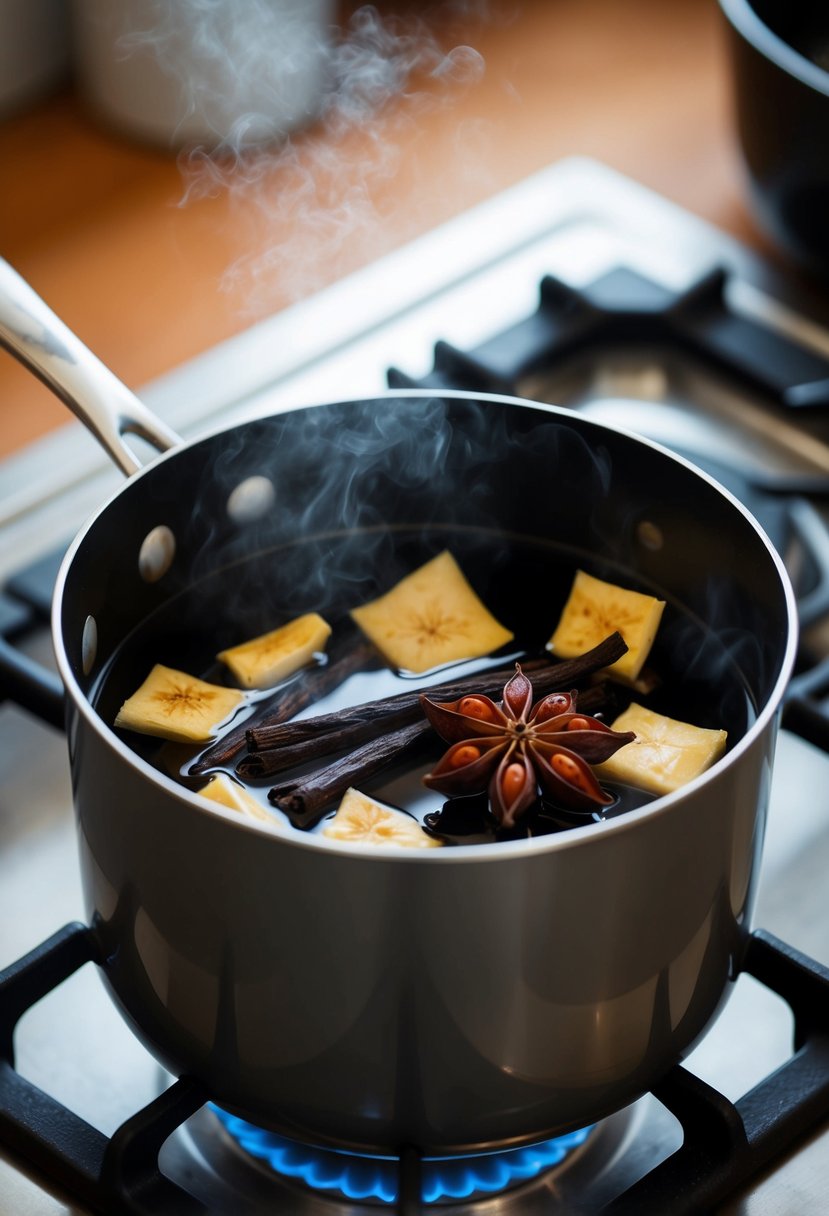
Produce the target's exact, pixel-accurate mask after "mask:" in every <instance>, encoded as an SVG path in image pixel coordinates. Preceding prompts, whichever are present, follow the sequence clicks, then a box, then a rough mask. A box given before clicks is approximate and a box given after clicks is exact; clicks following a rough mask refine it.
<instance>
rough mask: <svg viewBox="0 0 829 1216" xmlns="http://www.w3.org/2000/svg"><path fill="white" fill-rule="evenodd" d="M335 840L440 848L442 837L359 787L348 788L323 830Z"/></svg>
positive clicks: (402, 846) (409, 847) (405, 846)
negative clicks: (432, 835)
mask: <svg viewBox="0 0 829 1216" xmlns="http://www.w3.org/2000/svg"><path fill="white" fill-rule="evenodd" d="M322 834H323V836H328V837H330V838H331V839H332V840H350V841H354V842H356V843H358V844H393V845H397V846H398V847H399V848H401V849H437V848H440V847H441V842H440V841H439V840H435V839H433V837H431V836H427V834H426V833H425V832H424V831H423V828H422V827H421V826H420V824H419V823H418V822H417V820H416V819H412V818H411V817H410V816H409V815H404V814H403V812H402V811H396V810H394V809H393V808H392V807H390V806H383V804H382V803H381V802H375V801H374V799H373V798H369V796H368V794H363V793H361V792H360V790H355V789H348V790H346V792H345V793H344V794H343V798H342V802H341V803H340V805H339V807H338V808H337V811H336V814H335V815H334V816H333V818H331V819H329V820H328V822H327V823H326V825H325V827H324V828H323V829H322Z"/></svg>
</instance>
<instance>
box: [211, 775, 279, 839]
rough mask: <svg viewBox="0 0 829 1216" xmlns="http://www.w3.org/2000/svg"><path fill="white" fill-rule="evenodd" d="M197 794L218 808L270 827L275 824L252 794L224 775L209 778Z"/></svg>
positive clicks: (274, 820)
mask: <svg viewBox="0 0 829 1216" xmlns="http://www.w3.org/2000/svg"><path fill="white" fill-rule="evenodd" d="M199 794H200V795H201V797H202V798H208V799H209V800H210V801H211V802H218V803H219V805H220V806H226V807H229V808H230V810H231V811H238V812H239V813H240V814H241V815H247V816H249V817H251V818H253V819H260V820H261V821H262V822H263V823H269V824H270V825H271V827H274V826H275V825H276V823H277V819H276V816H275V815H271V814H270V813H269V812H268V811H266V810H265V808H264V807H263V806H260V805H259V803H258V802H257V801H256V799H255V798H254V797H253V795H252V794H249V793H248V792H247V790H246V789H243V788H242V786H241V785H238V784H237V782H235V781H233V780H231V778H230V777H228V776H227V774H226V773H216V775H215V777H211V778H210V780H209V781H208V783H207V785H206V786H204V788H203V789H200V790H199Z"/></svg>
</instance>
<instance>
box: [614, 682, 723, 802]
mask: <svg viewBox="0 0 829 1216" xmlns="http://www.w3.org/2000/svg"><path fill="white" fill-rule="evenodd" d="M613 729H614V730H632V731H634V732H635V734H636V738H635V739H634V740H633V742H632V743H626V744H625V746H624V747H620V748H619V750H618V752H616V753H615V755H613V756H611V758H610V759H609V760H605V762H604V764H597V765H596V767H595V772H596V775H597V777H598V778H599V780H600V781H601V780H602V778H606V779H607V780H609V781H622V782H624V783H625V784H626V785H634V786H636V787H637V788H638V789H642V790H649V791H650V792H651V793H653V794H670V793H671V791H672V790H677V789H679V787H680V786H681V785H686V784H687V783H688V782H689V781H693V779H694V778H695V777H698V776H699V775H700V773H704V772H705V770H706V769H707V768H710V767H711V765H712V764H713V763H714V761H715V760H719V758H720V756H721V755H722V754H723V752H724V751H725V742H726V739H727V738H728V734H727V732H726V731H724V730H708V729H706V728H705V727H702V726H691V725H690V723H688V722H678V721H677V720H676V719H675V718H666V717H664V715H663V714H657V713H654V712H653V710H652V709H645V707H644V706H642V705H637V704H635V703H633V704H632V705H629V706H628V708H627V709H626V710H625V711H624V713H622V714H620V715H619V717H618V718H617V719H616V721H615V722H614V723H613Z"/></svg>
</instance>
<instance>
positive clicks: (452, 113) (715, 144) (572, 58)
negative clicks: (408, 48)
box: [0, 0, 768, 456]
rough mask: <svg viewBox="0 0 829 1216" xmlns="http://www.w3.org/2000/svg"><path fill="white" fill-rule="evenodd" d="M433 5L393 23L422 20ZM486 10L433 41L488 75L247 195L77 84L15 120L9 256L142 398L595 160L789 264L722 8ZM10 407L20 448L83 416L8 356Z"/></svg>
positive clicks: (1, 432)
mask: <svg viewBox="0 0 829 1216" xmlns="http://www.w3.org/2000/svg"><path fill="white" fill-rule="evenodd" d="M418 7H419V6H417V5H405V4H400V3H397V4H392V3H385V4H382V5H381V6H380V12H381V13H382V14H383V16H384V19H386V20H390V19H391V18H392V16H393V15H394V14H397V15H398V16H399V17H400V18H401V19H402V20H404V21H407V22H411V21H413V20H415V14H416V13H417V11H418ZM473 7H474V6H472V5H464V6H461V5H457V4H456V5H454V6H447V5H445V4H444V5H439V6H437V8H438V12H439V13H440V14H442V16H440V19H436V20H435V22H434V25H433V28H432V34H433V37H434V38H435V39H436V40H437V41H438V42H439V44H440V46H441V47H443V48H447V49H448V48H451V47H452V46H455V45H459V44H462V43H466V44H468V45H470V46H471V47H473V48H474V49H475V50H476V51H477V52H478V53H479V54H480V56H482V59H483V63H484V65H485V67H484V71H483V74H482V75H480V77H478V78H475V79H471V80H470V79H467V80H466V81H461V82H458V81H457V80H452V79H451V78H450V80H449V82H448V83H447V80H446V77H445V76H442V77H440V78H439V81H438V83H435V81H434V80H430V81H424V80H422V79H417V80H416V81H415V82H414V88H410V89H409V90H408V91H407V95H406V96H405V97H404V98H403V99H399V98H398V99H396V100H392V101H390V102H389V103H388V104H386V105H385V106H384V107H383V108H382V109H381V111H380V112H379V113H378V114H377V116H376V118H375V119H374V120H373V122H372V123H371V124H368V125H365V124H362V123H361V124H359V125H354V126H352V127H351V128H349V129H346V130H345V132H344V133H343V132H340V133H339V134H338V136H337V137H336V138H334V137H332V136H331V134H330V133H329V132H328V131H326V129H325V128H324V127H320V126H317V127H314V128H311V129H308V130H306V131H305V132H303V133H301V134H299V135H297V136H296V137H295V138H294V140H293V144H292V149H291V155H290V156H288V155H287V154H286V151H285V149H282V150H281V151H280V149H274V150H273V161H272V163H269V164H268V166H267V167H266V168H264V169H263V166H262V163H261V162H257V163H255V164H253V165H251V164H249V165H248V166H247V167H246V168H247V170H248V172H249V177H250V178H251V179H252V181H251V183H250V184H249V185H248V187H246V188H243V187H242V186H241V185H240V179H239V177H238V174H236V175H232V176H231V177H225V178H223V179H222V180H221V181H220V182H219V183H218V184H216V183H212V179H211V189H210V190H209V191H208V193H207V194H205V187H206V184H207V179H205V177H204V176H203V175H202V176H200V177H199V176H197V177H196V178H195V179H194V177H193V175H192V171H191V170H190V169H188V167H187V165H186V164H185V162H184V161H183V160H182V159H180V158H177V157H176V156H175V155H174V154H172V153H169V152H165V151H159V150H155V149H150V148H146V147H142V146H140V145H138V144H137V143H135V142H134V141H132V140H131V139H130V138H129V137H127V136H126V135H123V134H121V133H119V132H115V131H107V130H105V129H103V128H102V127H101V126H100V125H99V124H97V123H96V121H95V120H94V119H93V118H92V117H91V116H90V115H89V114H87V113H86V112H85V110H84V108H83V105H82V104H81V102H80V100H79V99H78V97H77V96H76V95H75V93H74V92H73V91H72V89H71V88H67V89H66V90H65V91H63V92H61V93H60V94H59V95H57V96H54V97H52V98H51V99H49V100H46V101H43V102H41V103H39V104H38V105H37V106H36V107H35V108H32V109H29V110H27V111H26V112H23V113H20V114H18V115H16V116H13V117H10V118H7V119H6V120H5V122H3V123H0V157H1V158H2V162H3V164H4V165H5V172H4V188H3V190H2V192H0V234H1V235H0V239H1V241H2V244H0V251H2V254H3V256H5V257H6V258H7V259H8V260H9V261H10V262H11V263H12V264H13V265H14V266H15V267H16V268H17V269H18V270H19V271H20V272H21V273H22V274H23V275H24V277H26V278H27V279H28V280H29V281H30V282H31V283H32V284H33V286H34V287H35V288H36V290H37V291H38V292H39V293H40V294H42V295H43V296H44V297H45V298H46V299H47V301H48V302H49V303H50V304H51V305H52V307H53V308H54V309H55V310H56V311H57V312H58V313H59V315H61V316H62V317H63V319H64V320H65V321H66V322H67V323H68V324H69V325H70V327H72V328H73V329H75V330H76V332H77V333H78V334H79V335H80V336H81V337H82V339H83V340H84V341H85V342H86V343H87V344H88V345H89V346H90V347H91V348H92V349H93V350H94V351H95V352H96V353H97V354H98V355H99V356H100V357H101V358H102V359H103V360H104V362H106V363H107V364H108V365H109V366H110V367H111V368H112V369H113V370H114V371H115V372H116V373H117V374H118V375H119V376H120V377H121V378H122V379H123V380H124V381H125V382H126V383H127V384H129V385H130V386H131V387H133V388H139V387H140V386H141V385H143V384H145V383H146V382H148V381H150V380H152V379H153V378H154V377H156V376H158V375H160V374H161V373H163V372H165V371H167V370H168V369H170V368H173V367H175V366H177V365H179V364H181V363H182V362H184V361H186V360H188V359H189V358H191V357H193V356H195V355H196V354H198V353H200V352H202V351H204V350H206V349H208V348H210V347H212V346H214V345H215V344H216V343H218V342H220V341H221V340H223V339H224V338H227V337H229V336H231V335H233V334H235V333H238V332H239V331H241V330H243V329H245V328H247V327H248V326H250V325H251V324H253V323H254V322H255V321H257V320H258V319H261V318H262V317H264V316H267V315H269V314H271V313H273V312H275V311H278V310H279V309H281V308H283V307H285V306H286V305H287V304H289V303H291V302H293V301H295V300H297V299H301V298H303V297H306V296H308V295H310V294H312V293H313V292H314V291H316V290H318V289H319V288H321V287H322V286H325V285H327V284H328V283H330V282H332V281H334V280H336V279H338V278H340V277H341V276H343V275H344V274H346V273H348V272H349V271H351V270H353V269H356V268H357V267H360V266H362V265H365V264H366V263H368V262H371V261H373V260H375V259H376V258H378V257H379V256H381V255H383V254H385V253H388V252H389V251H390V250H392V249H395V248H397V247H399V246H400V245H402V244H404V243H405V242H407V241H409V240H411V239H412V238H414V237H415V236H417V235H419V234H420V233H422V232H425V231H427V230H429V229H431V228H433V227H434V226H435V225H437V224H439V223H441V222H442V221H444V220H446V219H448V218H450V217H452V216H454V215H457V214H459V213H460V212H462V211H464V210H465V209H467V208H469V207H471V206H473V205H474V204H475V203H477V202H479V201H481V200H482V199H485V198H487V197H489V196H491V195H493V194H495V193H497V192H498V191H499V190H502V189H503V188H505V187H507V186H509V185H511V184H513V183H515V182H517V181H519V180H521V179H522V178H524V177H526V176H527V175H529V174H531V173H533V172H534V171H536V170H537V169H539V168H541V167H543V166H545V165H548V164H550V163H552V162H554V161H557V160H559V159H560V158H562V157H566V156H570V155H573V154H576V155H586V156H590V157H594V158H596V159H598V160H601V161H604V162H605V163H607V164H608V165H610V166H612V167H614V168H616V169H618V170H620V171H621V172H623V173H625V174H627V175H629V176H631V177H633V178H634V179H636V180H638V181H640V182H642V183H644V184H645V185H647V186H649V187H651V188H653V189H655V190H657V191H658V192H660V193H661V194H664V195H665V196H666V197H668V198H670V199H672V200H674V201H676V202H678V203H680V204H681V205H683V206H684V207H686V208H687V209H688V210H690V211H692V212H694V213H696V214H698V215H700V216H702V217H704V218H706V219H708V220H710V221H712V222H713V223H714V224H716V225H718V226H719V227H721V228H723V229H725V230H726V231H728V232H730V233H731V234H733V235H736V236H737V237H739V238H740V239H742V240H743V241H746V242H748V243H749V244H752V245H754V246H755V247H756V248H760V249H763V250H764V252H766V253H768V250H767V249H765V248H764V245H763V241H762V238H761V237H760V236H759V234H758V233H757V231H756V229H755V228H754V226H753V223H752V221H751V219H750V217H749V215H748V213H747V210H746V206H745V203H744V198H743V193H742V180H741V172H740V165H739V159H738V154H737V150H736V146H735V143H734V137H733V132H732V124H731V115H730V98H729V88H728V73H727V64H726V59H725V47H724V38H723V29H722V19H721V16H720V14H719V11H718V9H717V6H716V4H714V3H713V2H709V0H673V2H672V3H671V4H664V3H662V0H624V2H620V0H558V2H557V3H556V4H555V5H552V4H549V3H548V0H489V2H488V3H487V4H486V5H485V6H484V5H483V4H481V5H480V6H478V10H482V9H483V8H484V7H485V8H486V15H485V16H481V15H480V11H479V15H478V16H473V17H471V18H470V17H468V16H467V17H466V20H465V22H464V23H462V22H461V20H460V18H459V17H458V15H457V14H458V13H460V12H461V11H462V10H463V9H464V8H467V9H472V8H473ZM448 9H451V10H452V11H453V12H454V13H455V16H449V15H447V10H448ZM332 158H334V159H333V161H332ZM297 166H299V168H300V169H310V171H311V175H312V176H313V178H314V180H315V185H316V187H317V189H318V195H317V197H316V198H312V199H310V201H309V199H308V198H307V196H305V195H300V192H299V190H298V186H297V182H298V179H297V176H296V174H297V171H298V170H297ZM194 185H195V187H196V190H195V193H196V194H201V197H194V196H193V193H194V192H193V187H194ZM188 187H189V188H188ZM188 194H189V195H190V197H189V198H188V197H187V196H188ZM300 198H301V201H300ZM0 411H1V412H2V413H1V415H0V416H2V428H0V456H3V455H8V454H9V453H11V452H14V451H16V450H18V449H20V448H21V447H22V446H23V445H25V444H27V443H29V442H31V441H32V440H35V439H37V438H38V437H39V436H42V435H44V434H45V433H47V432H48V431H50V430H52V429H54V428H55V427H57V426H60V425H61V424H63V423H65V421H66V418H67V415H66V411H65V410H64V408H63V407H62V406H61V405H60V404H59V403H58V402H57V401H55V400H54V398H53V397H52V396H51V394H50V393H49V392H48V391H47V390H46V389H45V388H44V387H43V386H42V385H40V384H39V383H38V382H37V381H36V380H34V378H33V377H31V376H30V375H28V374H27V373H26V372H24V371H23V369H22V368H20V367H18V366H17V365H16V364H14V363H13V361H12V360H11V359H6V358H3V359H2V360H0Z"/></svg>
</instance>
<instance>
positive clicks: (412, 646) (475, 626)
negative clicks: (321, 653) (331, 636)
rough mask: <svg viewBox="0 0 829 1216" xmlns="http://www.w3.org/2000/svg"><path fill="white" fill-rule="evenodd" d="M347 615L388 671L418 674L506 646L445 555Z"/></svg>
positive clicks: (504, 632) (506, 637)
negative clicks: (382, 656)
mask: <svg viewBox="0 0 829 1216" xmlns="http://www.w3.org/2000/svg"><path fill="white" fill-rule="evenodd" d="M351 616H352V617H353V619H354V620H355V621H356V622H357V624H358V625H359V627H360V628H361V629H362V631H363V633H365V634H366V635H367V637H369V638H370V640H371V641H372V642H373V643H374V645H375V646H376V647H377V649H378V650H379V651H381V653H382V654H383V655H384V656H385V658H386V660H387V661H388V663H389V664H390V665H391V666H392V667H398V668H401V669H403V670H406V671H413V672H418V673H420V672H423V671H429V670H431V669H432V668H433V667H441V666H443V665H444V664H446V663H455V662H458V661H460V660H461V659H476V658H478V657H479V656H480V655H484V654H489V653H490V652H491V651H493V650H497V649H498V647H499V646H503V645H504V644H505V643H506V642H510V641H512V638H513V634H511V633H510V632H509V630H508V629H505V628H504V626H503V625H501V624H499V623H498V621H496V619H495V617H494V616H492V614H491V613H490V612H489V611H488V610H487V609H486V608H485V607H484V605H483V604H482V603H481V601H480V599H479V598H478V596H477V595H476V594H475V592H474V591H473V590H472V588H471V587H470V585H469V583H468V582H467V581H466V578H465V577H464V574H463V572H462V570H461V568H460V567H459V565H458V563H457V562H456V561H455V559H454V557H453V556H452V554H451V553H449V552H448V551H447V550H444V552H443V553H440V554H438V556H437V557H434V558H432V560H431V561H429V562H426V564H425V565H424V566H420V567H419V569H417V570H414V571H413V572H412V573H411V574H408V575H407V576H406V577H405V578H404V579H401V581H400V582H399V583H397V585H396V586H394V587H392V589H391V591H388V592H387V593H386V594H385V595H382V596H380V598H379V599H376V600H372V601H371V602H370V603H368V604H363V605H362V607H360V608H354V609H352V612H351Z"/></svg>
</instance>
